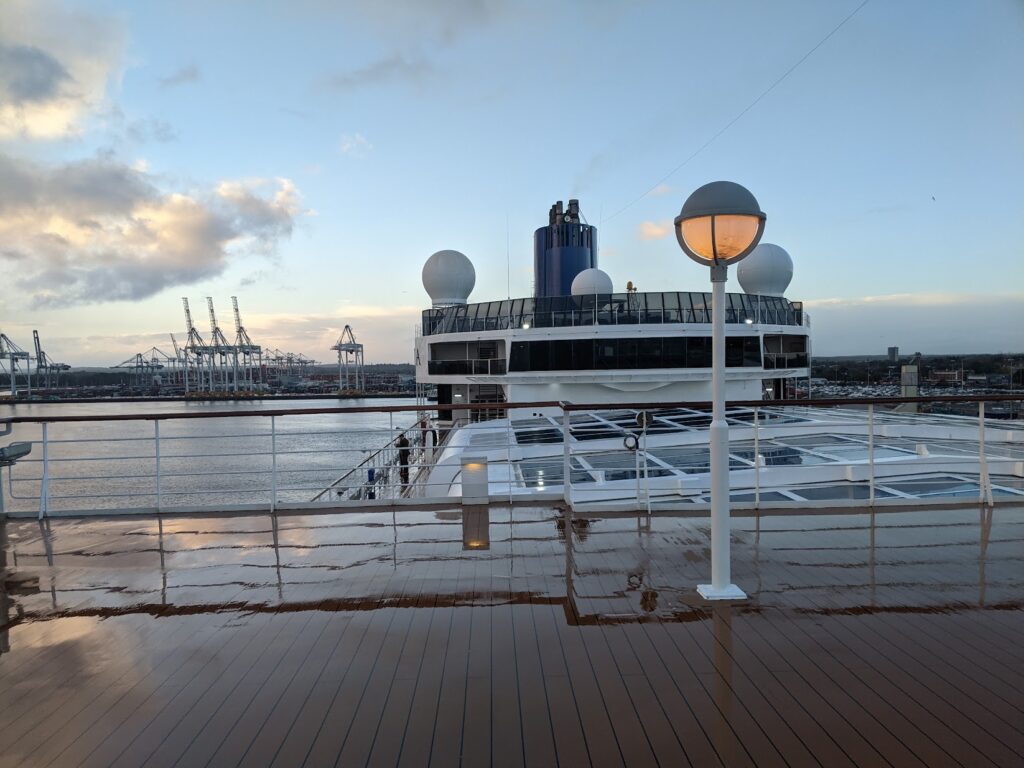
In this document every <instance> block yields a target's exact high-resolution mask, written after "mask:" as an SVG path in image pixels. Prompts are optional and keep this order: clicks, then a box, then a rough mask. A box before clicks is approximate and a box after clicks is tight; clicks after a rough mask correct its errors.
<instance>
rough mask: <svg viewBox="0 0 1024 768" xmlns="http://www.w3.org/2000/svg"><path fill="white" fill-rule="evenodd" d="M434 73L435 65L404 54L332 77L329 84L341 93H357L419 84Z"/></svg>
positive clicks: (396, 54) (391, 56) (395, 54)
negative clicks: (387, 85)
mask: <svg viewBox="0 0 1024 768" xmlns="http://www.w3.org/2000/svg"><path fill="white" fill-rule="evenodd" d="M432 71H433V65H432V64H431V63H430V62H429V61H427V60H426V59H425V58H423V57H422V56H413V57H408V56H406V54H404V53H394V54H392V55H390V56H388V57H386V58H383V59H378V60H377V61H374V62H371V63H370V64H367V65H366V66H364V67H359V68H357V69H352V70H349V71H348V72H341V73H338V74H334V75H331V76H330V77H328V78H327V83H328V85H330V86H331V87H332V88H334V89H336V90H339V91H355V90H358V89H360V88H366V87H368V86H374V85H385V84H388V83H393V82H406V83H414V84H418V83H421V82H423V81H424V80H426V79H427V78H428V77H429V76H430V75H431V73H432Z"/></svg>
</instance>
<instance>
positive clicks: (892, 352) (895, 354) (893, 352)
mask: <svg viewBox="0 0 1024 768" xmlns="http://www.w3.org/2000/svg"><path fill="white" fill-rule="evenodd" d="M899 359H900V348H899V347H889V362H890V363H895V362H896V361H897V360H899Z"/></svg>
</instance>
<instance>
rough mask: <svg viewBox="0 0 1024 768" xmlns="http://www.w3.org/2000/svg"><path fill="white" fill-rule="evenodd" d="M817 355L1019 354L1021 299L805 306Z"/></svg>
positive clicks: (867, 299) (1023, 345)
mask: <svg viewBox="0 0 1024 768" xmlns="http://www.w3.org/2000/svg"><path fill="white" fill-rule="evenodd" d="M804 307H805V308H807V309H808V312H809V314H810V316H811V329H812V331H813V344H814V351H815V353H816V354H818V355H857V354H882V353H884V352H885V349H886V347H889V346H898V347H900V348H901V349H904V350H911V351H920V352H923V353H924V354H959V353H965V352H978V353H982V352H1017V353H1019V352H1022V351H1024V339H1022V338H1021V334H1020V329H1021V328H1024V294H1022V293H1015V294H1013V293H1006V294H990V295H973V294H954V293H917V294H915V293H898V294H889V295H883V296H864V297H860V298H849V299H836V298H830V299H812V300H808V301H804Z"/></svg>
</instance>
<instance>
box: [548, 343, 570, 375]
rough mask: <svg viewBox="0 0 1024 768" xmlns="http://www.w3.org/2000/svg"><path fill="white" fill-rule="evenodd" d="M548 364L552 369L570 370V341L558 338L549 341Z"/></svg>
mask: <svg viewBox="0 0 1024 768" xmlns="http://www.w3.org/2000/svg"><path fill="white" fill-rule="evenodd" d="M550 355H551V357H550V366H551V370H552V371H571V370H572V367H573V366H572V341H571V340H569V339H558V340H555V341H552V342H551V347H550Z"/></svg>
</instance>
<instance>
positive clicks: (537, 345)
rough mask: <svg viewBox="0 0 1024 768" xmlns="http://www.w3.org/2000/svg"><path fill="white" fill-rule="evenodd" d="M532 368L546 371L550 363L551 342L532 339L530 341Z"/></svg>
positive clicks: (532, 369)
mask: <svg viewBox="0 0 1024 768" xmlns="http://www.w3.org/2000/svg"><path fill="white" fill-rule="evenodd" d="M529 344H530V370H531V371H546V370H548V364H549V356H550V352H549V349H548V348H549V344H548V342H546V341H531V342H530V343H529Z"/></svg>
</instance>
